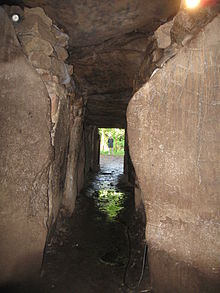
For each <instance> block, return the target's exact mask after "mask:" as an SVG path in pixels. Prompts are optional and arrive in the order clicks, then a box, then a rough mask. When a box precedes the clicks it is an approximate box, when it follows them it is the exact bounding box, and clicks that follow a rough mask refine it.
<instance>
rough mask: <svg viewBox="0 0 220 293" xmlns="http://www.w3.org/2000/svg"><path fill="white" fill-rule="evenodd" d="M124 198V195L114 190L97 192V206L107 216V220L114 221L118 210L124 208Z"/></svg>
mask: <svg viewBox="0 0 220 293" xmlns="http://www.w3.org/2000/svg"><path fill="white" fill-rule="evenodd" d="M124 196H125V195H124V193H122V192H117V191H115V190H99V193H98V206H99V208H100V210H101V211H102V212H104V213H105V214H107V216H108V218H109V220H111V221H114V219H115V218H116V217H117V215H118V214H119V212H120V210H121V209H123V208H124V206H123V202H124Z"/></svg>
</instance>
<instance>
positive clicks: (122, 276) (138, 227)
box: [14, 156, 150, 293]
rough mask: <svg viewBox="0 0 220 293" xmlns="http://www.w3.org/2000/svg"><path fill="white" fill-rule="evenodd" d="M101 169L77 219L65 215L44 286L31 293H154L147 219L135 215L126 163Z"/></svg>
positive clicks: (48, 252) (50, 250) (114, 161)
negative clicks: (146, 257)
mask: <svg viewBox="0 0 220 293" xmlns="http://www.w3.org/2000/svg"><path fill="white" fill-rule="evenodd" d="M100 163H101V164H100V171H99V172H97V174H91V176H90V179H89V181H88V184H87V186H86V187H85V188H84V190H83V191H82V192H81V194H80V195H79V196H78V199H77V202H76V208H75V212H74V215H73V216H72V218H68V219H67V218H65V217H63V216H62V214H61V215H60V218H59V220H58V223H57V228H56V231H55V233H54V235H53V237H52V238H51V239H50V241H49V242H48V244H47V247H46V249H45V257H44V263H43V270H42V280H41V284H39V283H37V284H35V285H34V287H32V290H31V292H48V293H52V292H53V293H116V292H150V290H149V288H150V286H149V272H148V266H147V261H145V258H144V257H145V253H146V246H145V241H144V223H143V217H142V216H141V215H140V214H138V213H136V212H135V209H134V199H133V188H132V187H131V186H129V185H127V184H125V183H124V181H125V180H124V177H123V175H122V174H123V157H120V156H117V157H116V156H101V162H100ZM138 283H139V284H140V286H139V288H135V287H137V285H138ZM129 288H130V289H129ZM21 291H22V290H21ZM21 291H19V292H21ZM14 292H15V291H14ZM22 292H30V289H29V290H23V291H22Z"/></svg>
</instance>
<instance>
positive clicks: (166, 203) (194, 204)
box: [127, 11, 220, 293]
mask: <svg viewBox="0 0 220 293" xmlns="http://www.w3.org/2000/svg"><path fill="white" fill-rule="evenodd" d="M214 16H215V15H214V14H212V13H211V12H210V11H201V13H199V14H198V15H188V14H187V13H186V12H184V11H183V12H180V14H179V15H178V16H177V17H176V19H175V20H174V25H171V26H170V28H172V29H171V39H172V44H171V43H169V42H168V43H167V46H168V48H169V50H173V51H172V52H173V53H174V52H175V54H173V53H172V54H171V55H170V56H168V55H167V56H165V57H167V58H165V59H163V62H161V68H160V69H159V66H158V69H157V71H155V72H154V74H153V75H152V77H151V79H150V81H148V82H147V83H145V84H144V86H143V87H141V88H140V90H138V91H137V93H136V94H135V95H134V97H133V98H132V100H131V102H130V104H129V107H128V111H127V119H128V138H129V147H130V153H131V157H132V161H133V163H134V167H135V171H136V174H137V177H138V181H139V184H140V187H141V191H142V195H143V201H144V205H145V210H146V214H147V215H146V216H147V228H146V239H147V243H148V247H149V249H148V251H149V255H148V258H149V265H150V273H151V281H152V286H153V290H154V292H161V293H165V292H167V293H168V292H169V293H171V292H183V293H185V292H187V293H191V292H192V293H195V292H199V293H201V292H219V291H220V237H219V235H220V228H219V221H220V215H219V206H220V201H219V199H220V194H219V191H220V173H219V160H220V157H219V148H220V145H219V136H220V129H219V125H220V123H219V122H220V121H219V118H220V108H219V100H220V95H219V86H220V85H219V82H220V79H219V76H220V71H219V64H220V59H219V57H220V31H219V27H220V17H219V16H216V17H214ZM213 17H214V19H213ZM209 22H210V23H209ZM201 27H203V29H201ZM177 28H178V29H177ZM169 32H170V30H169ZM169 37H170V34H169ZM170 44H171V45H170ZM165 47H166V45H165ZM164 50H166V49H163V53H164ZM169 50H167V51H166V52H169ZM171 57H172V58H171ZM161 60H162V59H161Z"/></svg>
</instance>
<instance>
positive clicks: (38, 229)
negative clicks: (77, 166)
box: [0, 8, 52, 283]
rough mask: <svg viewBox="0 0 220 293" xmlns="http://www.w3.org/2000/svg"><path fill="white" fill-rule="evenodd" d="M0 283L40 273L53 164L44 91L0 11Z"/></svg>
mask: <svg viewBox="0 0 220 293" xmlns="http://www.w3.org/2000/svg"><path fill="white" fill-rule="evenodd" d="M0 38H1V42H0V88H1V90H0V91H1V94H0V102H1V107H0V133H1V135H0V161H1V164H0V259H1V262H0V282H1V283H2V282H7V281H9V280H11V279H13V280H17V279H22V278H23V277H27V276H28V275H29V274H31V275H32V274H35V273H39V269H40V266H41V261H42V255H43V251H44V245H45V239H46V236H47V220H48V174H49V168H50V162H51V158H52V146H51V138H50V104H49V99H48V93H47V90H46V88H45V85H44V83H43V81H42V79H41V77H40V75H39V74H38V73H37V72H36V70H35V69H33V67H32V66H31V64H30V63H29V62H28V60H27V58H26V57H25V56H24V54H23V52H22V49H21V46H20V44H19V42H18V40H17V38H16V34H15V31H14V28H13V25H12V23H11V20H10V19H9V18H8V16H7V14H6V13H5V11H4V10H3V9H2V8H0Z"/></svg>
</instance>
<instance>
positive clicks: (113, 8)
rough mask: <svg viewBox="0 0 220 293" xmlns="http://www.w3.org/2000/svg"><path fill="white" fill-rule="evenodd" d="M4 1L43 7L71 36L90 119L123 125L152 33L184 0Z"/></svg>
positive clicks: (77, 74)
mask: <svg viewBox="0 0 220 293" xmlns="http://www.w3.org/2000/svg"><path fill="white" fill-rule="evenodd" d="M5 3H7V4H9V3H10V4H17V5H18V4H19V5H25V6H28V7H36V6H40V7H42V8H44V10H45V11H46V13H47V14H48V16H49V17H50V18H52V19H53V20H54V22H55V23H56V24H57V25H58V26H59V27H62V28H63V29H64V31H65V32H67V33H68V35H69V36H70V44H69V52H70V58H69V62H71V63H72V64H73V65H74V74H75V78H76V80H77V81H78V82H79V83H80V84H81V87H82V88H83V89H84V92H85V93H86V94H87V96H88V107H87V121H88V123H90V124H97V125H99V126H100V125H102V126H103V127H105V126H106V127H110V126H112V127H119V126H121V127H125V124H126V119H125V111H126V107H127V103H128V100H129V98H130V97H131V94H132V88H133V81H134V78H135V75H136V73H137V71H138V69H139V67H140V65H141V63H142V62H143V60H144V58H145V56H146V54H147V48H148V47H149V36H150V35H151V34H152V33H153V31H154V30H155V29H156V28H157V27H158V26H159V25H160V24H161V23H164V22H166V21H167V20H168V19H170V18H171V17H172V16H173V15H175V14H176V12H177V11H178V8H179V5H180V0H154V1H152V0H136V1H134V0H111V1H110V0H87V1H85V0H62V1H60V0H23V1H5ZM99 100H100V103H99V102H98V101H99ZM104 101H105V102H104ZM106 101H108V102H106ZM114 114H115V115H114Z"/></svg>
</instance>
